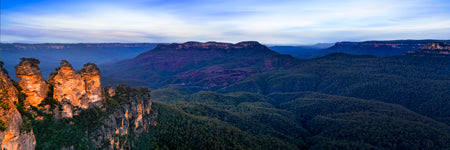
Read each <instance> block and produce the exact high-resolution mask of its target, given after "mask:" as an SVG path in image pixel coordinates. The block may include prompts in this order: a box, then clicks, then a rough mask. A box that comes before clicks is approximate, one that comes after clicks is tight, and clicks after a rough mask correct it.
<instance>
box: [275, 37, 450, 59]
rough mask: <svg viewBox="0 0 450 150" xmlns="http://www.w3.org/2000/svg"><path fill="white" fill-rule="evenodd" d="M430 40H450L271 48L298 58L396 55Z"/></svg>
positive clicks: (369, 42)
mask: <svg viewBox="0 0 450 150" xmlns="http://www.w3.org/2000/svg"><path fill="white" fill-rule="evenodd" d="M430 42H450V40H393V41H365V42H337V43H335V44H334V45H330V46H329V47H322V48H321V47H319V46H272V47H270V48H271V49H273V50H275V51H277V52H279V53H281V54H289V55H292V56H294V57H297V58H315V57H320V56H325V55H328V54H331V53H336V52H340V53H347V54H367V55H375V56H394V55H401V54H404V53H407V52H408V51H412V50H417V49H420V48H421V47H422V46H424V45H426V44H427V43H430Z"/></svg>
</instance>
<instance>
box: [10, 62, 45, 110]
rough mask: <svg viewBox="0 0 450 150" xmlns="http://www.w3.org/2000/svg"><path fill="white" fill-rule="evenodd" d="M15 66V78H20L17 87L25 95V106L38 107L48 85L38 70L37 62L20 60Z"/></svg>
mask: <svg viewBox="0 0 450 150" xmlns="http://www.w3.org/2000/svg"><path fill="white" fill-rule="evenodd" d="M21 59H22V61H21V62H20V64H19V65H17V66H16V76H17V77H18V78H20V80H19V86H20V87H21V88H22V89H23V92H24V93H25V94H26V95H27V99H26V106H29V105H31V106H35V107H36V106H38V105H39V104H40V103H41V102H42V101H43V100H44V99H45V97H46V96H47V92H48V91H49V89H48V85H47V83H46V82H45V80H44V78H42V74H41V71H40V70H39V66H38V65H39V60H37V59H35V58H21Z"/></svg>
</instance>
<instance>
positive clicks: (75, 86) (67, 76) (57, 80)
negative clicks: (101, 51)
mask: <svg viewBox="0 0 450 150" xmlns="http://www.w3.org/2000/svg"><path fill="white" fill-rule="evenodd" d="M48 81H49V83H50V84H51V85H52V86H53V98H54V99H55V100H56V101H58V102H59V103H60V108H61V109H60V110H61V111H62V112H61V113H60V115H61V116H60V117H62V118H71V117H73V115H76V114H78V113H79V112H80V111H81V110H83V109H87V108H89V107H90V106H95V107H98V106H101V104H102V102H101V100H102V99H103V96H102V92H101V84H100V70H99V69H98V68H97V66H95V64H86V65H85V67H84V68H83V69H82V70H81V71H80V73H77V72H76V71H75V70H73V68H72V66H71V65H70V63H69V62H67V61H65V60H63V61H61V66H60V67H59V68H58V69H56V71H55V72H53V73H52V74H51V75H50V78H49V79H48ZM55 111H58V110H55ZM55 116H56V118H59V113H58V112H55Z"/></svg>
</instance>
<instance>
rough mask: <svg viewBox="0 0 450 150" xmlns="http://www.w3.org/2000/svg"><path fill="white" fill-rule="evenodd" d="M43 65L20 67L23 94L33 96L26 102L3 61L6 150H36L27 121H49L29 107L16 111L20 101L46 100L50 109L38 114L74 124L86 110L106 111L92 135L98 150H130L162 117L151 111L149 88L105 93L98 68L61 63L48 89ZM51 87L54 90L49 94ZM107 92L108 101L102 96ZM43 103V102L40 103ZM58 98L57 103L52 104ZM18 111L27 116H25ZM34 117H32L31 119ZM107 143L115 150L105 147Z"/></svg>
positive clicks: (0, 120) (1, 114)
mask: <svg viewBox="0 0 450 150" xmlns="http://www.w3.org/2000/svg"><path fill="white" fill-rule="evenodd" d="M38 64H39V60H37V59H32V58H26V59H22V62H21V63H20V64H19V65H18V66H17V68H18V69H17V71H16V72H17V73H18V75H17V76H18V77H21V81H20V82H19V86H20V87H21V88H23V90H22V92H25V95H27V96H29V97H31V99H29V98H26V99H25V97H23V98H21V97H20V96H19V95H20V92H21V91H18V89H16V87H15V86H14V82H13V80H12V79H10V77H9V76H8V74H7V72H6V70H4V69H3V68H2V65H3V63H2V62H0V80H1V82H0V88H1V91H0V92H1V93H0V99H1V103H0V141H1V145H0V146H1V148H2V149H3V148H5V149H25V150H28V149H34V148H35V145H36V139H35V137H34V134H33V130H32V125H31V124H30V123H28V124H27V123H25V122H30V121H27V120H29V119H34V118H39V117H41V118H42V117H48V116H39V114H38V113H36V112H35V110H34V108H33V109H24V110H22V109H23V108H22V109H20V107H19V106H15V105H14V102H18V103H20V102H23V103H24V104H25V105H28V106H30V105H31V106H38V105H39V104H40V103H41V101H42V100H43V99H45V101H44V102H45V103H42V105H44V106H42V105H39V107H38V108H37V109H38V110H42V111H43V112H44V113H47V114H52V113H53V115H54V116H55V118H56V119H61V118H68V119H70V118H72V117H74V116H75V115H77V114H80V113H81V112H82V111H83V110H86V111H83V113H84V114H86V113H90V111H97V112H98V111H101V112H102V115H100V116H99V117H98V118H94V120H98V121H99V122H100V124H97V125H95V127H94V126H93V127H94V128H92V129H89V131H86V134H87V135H88V136H87V138H88V140H90V141H92V144H94V145H95V146H96V147H97V148H106V149H130V148H131V147H132V146H133V141H135V140H136V139H137V138H138V137H139V136H140V134H141V133H143V132H147V131H148V129H149V128H150V126H152V125H156V115H157V113H156V112H155V111H151V110H152V109H151V105H152V102H151V100H150V96H151V95H150V90H149V89H148V88H132V87H130V86H128V85H119V86H117V87H112V86H107V87H106V88H105V89H102V87H101V83H100V70H99V68H98V67H97V66H96V65H95V64H92V63H87V64H85V65H84V68H83V69H81V70H80V71H78V72H76V71H75V70H74V69H73V68H72V66H71V64H70V63H69V62H67V61H65V60H63V61H61V66H60V67H59V68H57V69H56V71H55V72H54V73H52V74H51V75H50V78H49V83H50V85H47V84H46V83H45V81H44V80H43V79H42V76H40V71H39V67H38ZM42 82H43V83H42ZM44 85H45V86H44ZM48 86H50V87H51V89H48ZM47 92H49V93H53V95H52V97H49V98H46V97H45V96H46V95H47ZM103 92H105V93H106V96H104V95H103V94H102V93H103ZM43 93H45V94H43ZM39 94H41V95H44V96H41V95H39ZM19 98H21V99H20V100H19ZM37 98H41V99H42V100H41V99H39V101H36V99H37ZM52 98H53V99H54V100H55V102H51V101H50V103H49V100H51V99H52ZM16 107H17V108H16ZM52 108H53V110H51V109H52ZM18 109H20V110H21V111H20V112H22V111H24V112H25V114H21V113H19V110H18ZM88 109H89V110H88ZM105 112H106V113H105ZM28 113H29V114H31V117H27V116H28V115H27V114H28ZM41 113H42V112H41ZM103 113H104V114H103ZM23 118H25V119H26V120H23ZM74 119H75V120H76V118H74ZM72 121H74V120H72ZM71 123H76V122H71ZM89 123H91V122H89ZM24 127H25V128H24ZM105 143H107V145H109V146H106V147H105ZM75 147H76V146H73V145H72V146H67V147H63V149H75Z"/></svg>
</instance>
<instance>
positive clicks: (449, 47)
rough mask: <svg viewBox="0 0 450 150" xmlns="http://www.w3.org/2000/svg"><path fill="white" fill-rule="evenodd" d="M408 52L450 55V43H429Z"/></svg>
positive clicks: (412, 53) (413, 53)
mask: <svg viewBox="0 0 450 150" xmlns="http://www.w3.org/2000/svg"><path fill="white" fill-rule="evenodd" d="M408 54H411V55H435V56H436V55H441V56H450V43H448V42H432V43H428V44H426V45H425V46H423V47H422V48H420V49H419V50H414V51H409V52H408Z"/></svg>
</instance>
